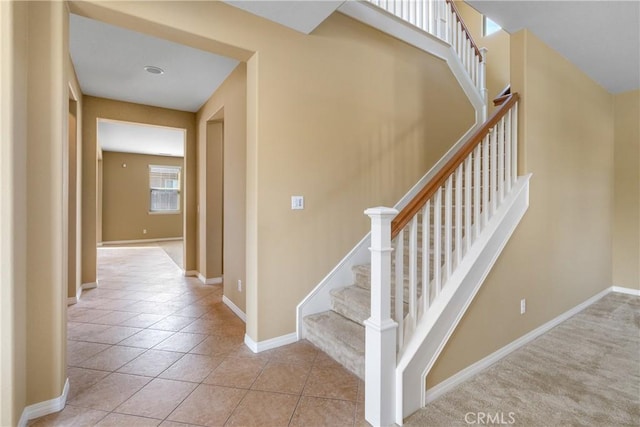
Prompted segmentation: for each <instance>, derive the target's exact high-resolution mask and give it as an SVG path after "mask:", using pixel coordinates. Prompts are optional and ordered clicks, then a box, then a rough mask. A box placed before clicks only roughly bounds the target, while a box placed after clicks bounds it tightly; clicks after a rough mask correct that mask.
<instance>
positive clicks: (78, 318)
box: [67, 308, 111, 323]
mask: <svg viewBox="0 0 640 427" xmlns="http://www.w3.org/2000/svg"><path fill="white" fill-rule="evenodd" d="M109 313H111V311H109V310H97V309H90V308H70V309H68V311H67V319H68V320H70V321H72V322H80V323H93V322H91V321H92V320H96V319H99V318H100V317H102V316H106V315H107V314H109Z"/></svg>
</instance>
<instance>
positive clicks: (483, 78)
mask: <svg viewBox="0 0 640 427" xmlns="http://www.w3.org/2000/svg"><path fill="white" fill-rule="evenodd" d="M487 52H488V49H487V48H486V47H483V48H481V49H480V54H481V60H482V62H480V71H479V72H480V76H479V82H480V83H479V88H480V94H481V95H482V99H483V100H484V105H485V106H484V108H483V109H482V114H481V115H482V117H481V119H482V121H483V122H484V121H486V120H487V114H488V111H487V104H488V103H489V90H488V89H487V61H486V58H487Z"/></svg>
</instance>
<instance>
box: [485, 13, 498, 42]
mask: <svg viewBox="0 0 640 427" xmlns="http://www.w3.org/2000/svg"><path fill="white" fill-rule="evenodd" d="M501 29H502V27H501V26H500V25H498V24H496V23H495V22H493V21H492V20H491V19H490V18H487V17H486V16H485V17H484V25H483V36H485V37H486V36H488V35H491V34H493V33H496V32H498V31H500V30H501Z"/></svg>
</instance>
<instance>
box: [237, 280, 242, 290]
mask: <svg viewBox="0 0 640 427" xmlns="http://www.w3.org/2000/svg"><path fill="white" fill-rule="evenodd" d="M238 292H242V280H240V279H238Z"/></svg>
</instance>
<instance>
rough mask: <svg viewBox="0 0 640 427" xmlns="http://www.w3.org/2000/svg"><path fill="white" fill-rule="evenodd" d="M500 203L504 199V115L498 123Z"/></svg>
mask: <svg viewBox="0 0 640 427" xmlns="http://www.w3.org/2000/svg"><path fill="white" fill-rule="evenodd" d="M497 134H498V170H497V174H498V204H499V205H501V204H502V201H503V200H504V117H503V118H502V119H500V123H498V129H497Z"/></svg>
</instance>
